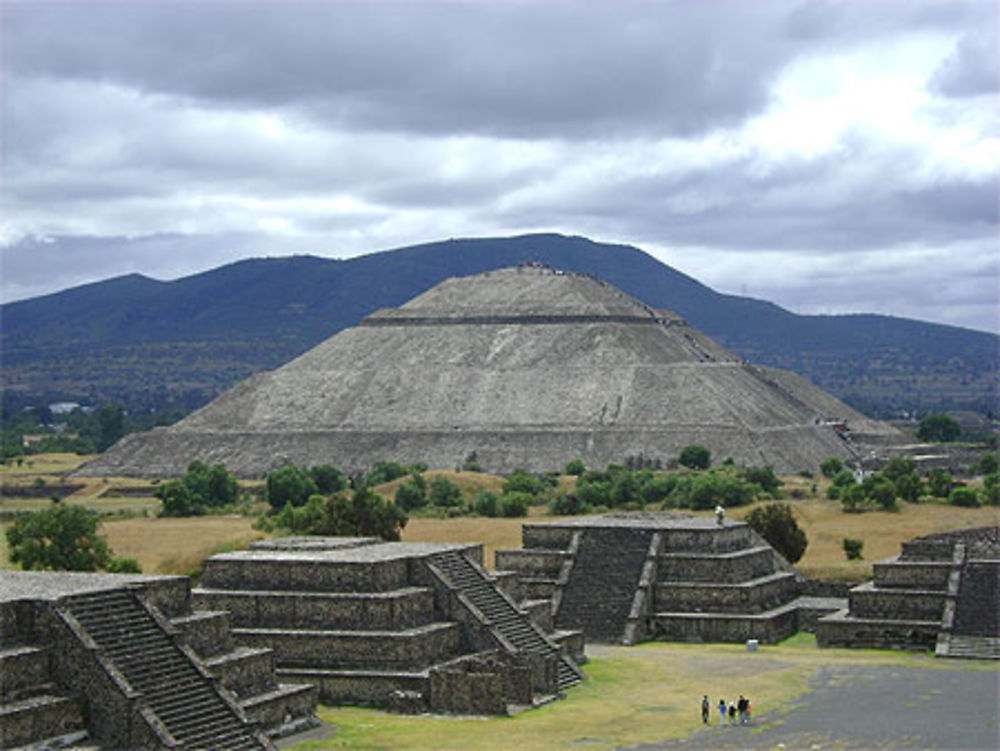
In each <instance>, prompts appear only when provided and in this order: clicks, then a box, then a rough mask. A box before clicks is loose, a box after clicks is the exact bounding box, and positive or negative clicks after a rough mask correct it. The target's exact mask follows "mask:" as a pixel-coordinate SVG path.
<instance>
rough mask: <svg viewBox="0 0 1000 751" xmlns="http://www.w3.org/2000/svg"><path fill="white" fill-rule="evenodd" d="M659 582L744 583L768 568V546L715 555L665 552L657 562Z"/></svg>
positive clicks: (770, 569) (761, 574) (769, 563)
mask: <svg viewBox="0 0 1000 751" xmlns="http://www.w3.org/2000/svg"><path fill="white" fill-rule="evenodd" d="M657 571H658V574H659V580H660V582H663V583H665V582H669V581H685V582H720V581H725V582H744V581H748V580H750V579H756V578H758V577H761V576H765V575H767V574H769V573H771V571H772V565H771V549H770V548H764V547H758V548H747V549H745V550H737V551H734V552H731V553H720V554H715V555H710V554H701V553H665V554H663V555H661V556H660V558H659V562H658V564H657Z"/></svg>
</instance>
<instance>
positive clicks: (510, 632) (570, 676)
mask: <svg viewBox="0 0 1000 751" xmlns="http://www.w3.org/2000/svg"><path fill="white" fill-rule="evenodd" d="M429 563H430V564H431V565H432V566H434V567H435V568H436V569H437V570H438V571H439V572H440V573H441V574H442V575H443V576H444V578H445V579H446V580H447V582H448V583H449V584H450V585H451V586H452V587H453V588H454V589H455V590H456V591H459V592H461V593H462V594H463V595H464V596H465V597H466V598H467V599H468V601H469V602H470V603H472V605H473V606H474V607H475V608H476V609H478V610H479V612H480V613H481V614H482V615H483V616H485V618H486V620H487V622H488V623H490V624H491V625H492V626H493V627H494V628H495V629H496V630H497V631H498V632H499V633H500V634H501V635H502V636H503V638H504V639H505V640H506V641H507V642H509V643H510V644H511V645H512V646H513V649H514V651H515V653H519V654H526V655H539V656H543V657H555V658H557V660H558V662H557V666H556V671H557V672H556V675H557V679H556V686H557V688H558V689H559V690H560V691H562V690H565V689H567V688H569V687H571V686H575V685H576V684H578V683H580V681H581V680H582V679H583V674H582V672H581V671H580V669H579V668H578V667H577V666H576V664H575V663H574V662H573V660H571V659H570V658H569V657H568V656H567V655H564V654H561V653H560V649H559V647H558V646H556V645H555V644H554V643H552V642H551V641H550V640H549V639H548V638H547V637H546V636H545V635H544V634H543V633H542V632H541V630H540V629H539V628H538V627H537V626H536V625H535V624H534V623H533V622H532V621H531V619H530V618H529V617H528V615H527V614H526V613H525V612H523V611H522V610H520V609H519V608H518V607H517V605H515V604H514V602H513V600H511V599H510V597H508V596H507V595H506V594H504V592H503V591H502V590H501V589H500V588H499V587H497V585H496V583H495V582H494V581H493V580H492V579H491V578H490V577H489V575H488V574H487V573H486V572H485V571H484V570H483V569H482V567H480V566H478V565H477V564H475V563H474V562H473V561H471V560H469V559H468V558H467V557H466V556H464V555H462V554H461V553H460V552H459V551H449V552H447V553H441V554H438V555H436V556H433V557H432V558H431V559H430V560H429Z"/></svg>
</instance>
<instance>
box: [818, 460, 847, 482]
mask: <svg viewBox="0 0 1000 751" xmlns="http://www.w3.org/2000/svg"><path fill="white" fill-rule="evenodd" d="M843 469H844V462H842V461H841V460H840V459H839V458H838V457H836V456H831V457H830V458H829V459H824V460H823V461H822V462H820V465H819V471H820V472H822V473H823V477H828V478H830V479H831V480H832V479H833V478H834V477H836V476H837V474H838V473H839V472H841V471H842V470H843Z"/></svg>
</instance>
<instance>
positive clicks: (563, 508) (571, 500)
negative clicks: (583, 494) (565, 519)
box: [549, 495, 587, 516]
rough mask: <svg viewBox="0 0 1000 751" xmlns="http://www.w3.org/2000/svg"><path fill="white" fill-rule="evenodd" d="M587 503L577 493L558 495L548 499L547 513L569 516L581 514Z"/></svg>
mask: <svg viewBox="0 0 1000 751" xmlns="http://www.w3.org/2000/svg"><path fill="white" fill-rule="evenodd" d="M586 511H587V504H586V503H584V502H583V500H581V499H580V497H579V496H577V495H559V496H556V497H555V498H553V499H552V500H551V501H549V513H550V514H554V515H556V516H571V515H574V514H583V513H586Z"/></svg>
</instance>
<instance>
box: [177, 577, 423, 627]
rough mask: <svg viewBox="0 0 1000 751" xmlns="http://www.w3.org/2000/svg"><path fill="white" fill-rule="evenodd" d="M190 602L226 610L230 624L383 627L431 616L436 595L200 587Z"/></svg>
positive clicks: (413, 622) (405, 589) (417, 622)
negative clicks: (259, 590) (258, 590)
mask: <svg viewBox="0 0 1000 751" xmlns="http://www.w3.org/2000/svg"><path fill="white" fill-rule="evenodd" d="M191 599H192V603H193V606H194V607H196V608H207V609H212V610H226V611H228V612H229V613H230V618H231V621H232V623H233V625H234V626H237V627H261V628H327V629H351V630H357V631H362V630H366V629H367V630H384V629H390V628H393V627H397V626H399V627H407V628H408V627H411V626H421V625H425V624H427V623H431V622H432V621H433V620H434V595H433V593H432V592H431V590H430V589H428V588H426V587H410V586H406V587H402V588H399V589H394V590H391V591H387V592H277V591H261V592H257V591H251V590H225V589H211V588H204V587H203V588H200V589H195V590H193V591H192V593H191Z"/></svg>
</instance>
